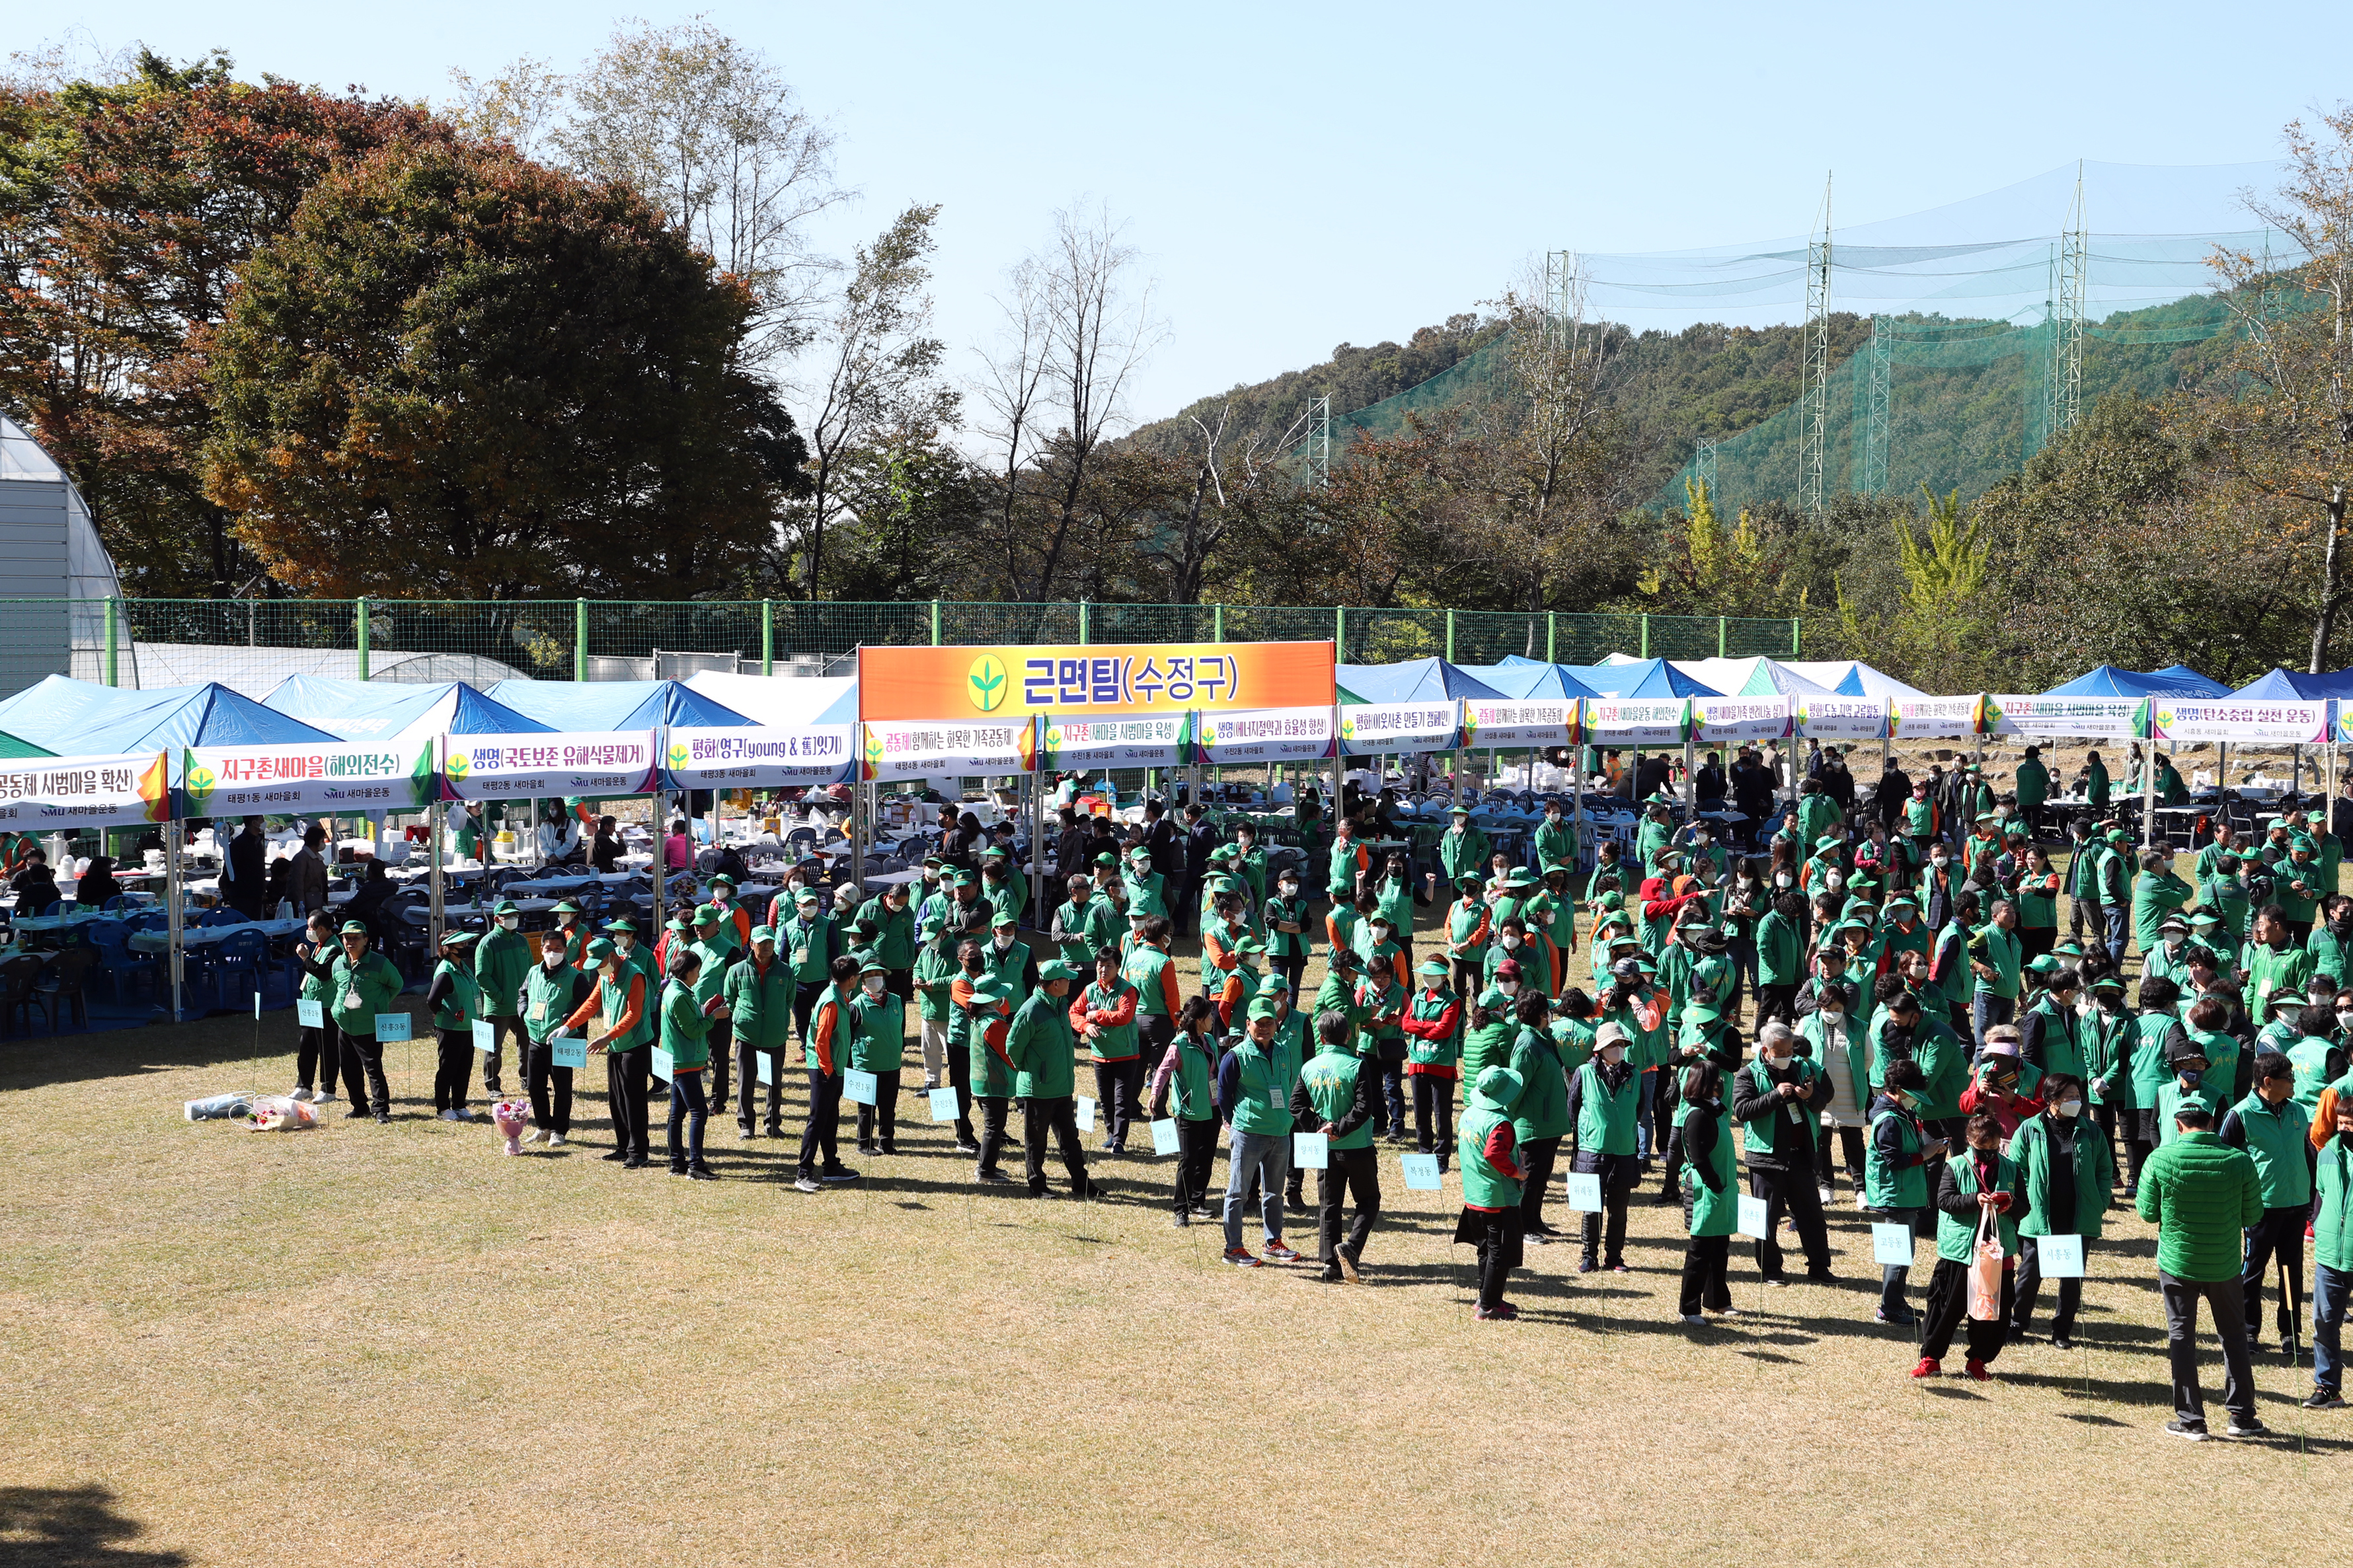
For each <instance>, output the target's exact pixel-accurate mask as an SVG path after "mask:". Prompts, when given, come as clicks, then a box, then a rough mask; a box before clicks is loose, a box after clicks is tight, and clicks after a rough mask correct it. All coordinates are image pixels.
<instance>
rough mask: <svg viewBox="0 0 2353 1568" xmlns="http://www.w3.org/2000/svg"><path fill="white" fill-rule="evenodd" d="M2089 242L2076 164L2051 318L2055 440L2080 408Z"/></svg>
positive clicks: (2079, 168)
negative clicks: (2052, 331)
mask: <svg viewBox="0 0 2353 1568" xmlns="http://www.w3.org/2000/svg"><path fill="white" fill-rule="evenodd" d="M2090 239H2091V237H2090V236H2089V235H2088V234H2086V233H2085V232H2084V165H2083V162H2082V160H2080V159H2079V160H2077V161H2076V163H2075V200H2074V204H2073V205H2071V206H2070V207H2069V208H2068V209H2067V227H2066V230H2065V232H2063V234H2061V235H2060V237H2059V287H2058V290H2057V295H2058V297H2057V300H2056V301H2055V304H2056V309H2055V310H2054V311H2053V312H2052V319H2053V322H2054V324H2055V326H2056V329H2057V330H2056V331H2055V332H2054V333H2053V334H2052V376H2051V417H2050V419H2049V420H2048V421H2047V425H2046V427H2047V428H2048V430H2049V431H2050V437H2049V438H2050V439H2052V440H2056V439H2057V438H2058V437H2060V435H2061V434H2062V433H2063V432H2064V431H2066V430H2067V429H2068V428H2069V427H2070V426H2073V424H2074V423H2075V420H2076V417H2077V416H2079V415H2080V414H2081V413H2082V412H2083V402H2084V293H2085V289H2084V285H2085V282H2086V280H2087V279H2088V276H2089V274H2090V271H2091V259H2092V250H2091V245H2090Z"/></svg>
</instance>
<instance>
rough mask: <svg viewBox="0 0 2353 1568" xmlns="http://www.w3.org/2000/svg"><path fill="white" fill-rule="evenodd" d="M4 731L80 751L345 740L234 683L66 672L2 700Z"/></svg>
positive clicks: (0, 722)
mask: <svg viewBox="0 0 2353 1568" xmlns="http://www.w3.org/2000/svg"><path fill="white" fill-rule="evenodd" d="M0 731H6V732H7V733H9V734H12V735H16V736H19V737H21V738H23V739H24V740H26V741H29V742H32V743H33V744H35V745H37V746H47V747H48V748H50V749H51V750H52V751H56V752H60V753H70V754H73V755H77V756H100V755H111V754H114V753H118V752H153V751H158V750H163V749H167V748H176V747H181V746H259V745H269V744H272V743H275V742H283V741H332V740H335V739H336V738H337V737H336V736H334V735H332V734H331V733H329V732H328V731H325V730H322V729H320V728H318V727H317V726H316V725H312V724H306V723H304V722H303V721H301V720H300V719H296V718H294V717H292V716H290V715H289V714H285V713H280V712H279V711H278V710H275V709H271V708H265V707H263V706H262V705H261V704H260V703H259V702H256V701H254V700H252V699H251V698H249V697H240V696H238V695H237V693H236V692H234V691H231V690H230V689H228V688H227V687H226V686H221V685H217V684H206V685H204V686H183V687H165V688H163V689H154V690H147V691H130V690H123V689H120V688H117V687H111V686H99V685H96V684H94V683H92V682H90V681H87V680H76V679H73V678H72V677H70V676H64V675H52V676H49V677H48V678H47V679H44V680H42V681H41V682H40V683H39V684H38V685H37V686H33V687H29V688H27V689H25V690H23V691H20V692H18V693H17V694H16V696H14V697H11V698H9V699H7V700H5V701H0Z"/></svg>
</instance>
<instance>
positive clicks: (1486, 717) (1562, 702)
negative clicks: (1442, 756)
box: [1462, 697, 1577, 747]
mask: <svg viewBox="0 0 2353 1568" xmlns="http://www.w3.org/2000/svg"><path fill="white" fill-rule="evenodd" d="M1576 731H1577V699H1575V698H1573V697H1569V698H1562V699H1559V700H1556V701H1551V702H1497V701H1494V700H1491V699H1488V698H1484V697H1466V698H1464V699H1463V700H1462V743H1463V744H1464V745H1466V746H1494V747H1515V746H1566V745H1567V744H1568V743H1569V742H1571V741H1572V740H1574V739H1575V738H1576Z"/></svg>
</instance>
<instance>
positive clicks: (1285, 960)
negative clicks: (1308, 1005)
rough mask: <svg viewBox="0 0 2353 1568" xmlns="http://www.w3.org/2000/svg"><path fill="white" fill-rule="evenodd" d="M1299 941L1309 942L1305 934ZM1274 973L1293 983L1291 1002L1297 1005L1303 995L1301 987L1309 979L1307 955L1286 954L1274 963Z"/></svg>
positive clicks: (1302, 934)
mask: <svg viewBox="0 0 2353 1568" xmlns="http://www.w3.org/2000/svg"><path fill="white" fill-rule="evenodd" d="M1301 923H1303V924H1304V923H1305V922H1301ZM1299 940H1300V941H1301V942H1305V941H1306V940H1307V938H1306V935H1305V933H1301V936H1300V939H1299ZM1274 972H1275V973H1277V974H1280V975H1282V977H1283V978H1284V979H1285V980H1288V981H1290V982H1291V1000H1292V1002H1293V1005H1296V1004H1297V1003H1298V1002H1299V1000H1300V999H1301V997H1302V995H1303V993H1302V992H1301V990H1300V986H1301V985H1302V984H1304V983H1305V981H1306V978H1307V955H1306V954H1305V953H1303V952H1301V953H1293V954H1285V955H1284V956H1282V957H1280V958H1277V959H1276V960H1275V961H1274Z"/></svg>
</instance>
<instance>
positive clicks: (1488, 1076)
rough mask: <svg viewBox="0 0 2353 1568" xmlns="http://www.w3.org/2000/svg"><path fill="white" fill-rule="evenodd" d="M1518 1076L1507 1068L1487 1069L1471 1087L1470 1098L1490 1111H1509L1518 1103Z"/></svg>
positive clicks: (1520, 1082)
mask: <svg viewBox="0 0 2353 1568" xmlns="http://www.w3.org/2000/svg"><path fill="white" fill-rule="evenodd" d="M1523 1087H1524V1086H1523V1083H1522V1080H1521V1079H1520V1075H1519V1074H1517V1073H1515V1072H1514V1071H1513V1070H1512V1069H1511V1068H1504V1067H1493V1068H1487V1069H1486V1070H1485V1071H1483V1072H1482V1073H1481V1074H1480V1075H1479V1081H1478V1082H1476V1083H1474V1084H1472V1086H1471V1098H1472V1100H1473V1101H1474V1102H1476V1103H1477V1104H1480V1105H1482V1106H1484V1107H1486V1108H1487V1109H1488V1110H1511V1109H1512V1107H1513V1106H1514V1105H1517V1104H1518V1103H1519V1102H1520V1090H1521V1089H1522V1088H1523Z"/></svg>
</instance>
